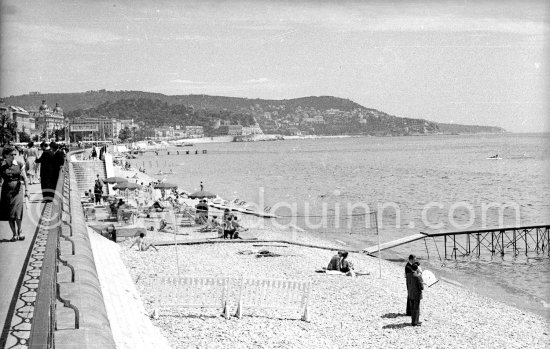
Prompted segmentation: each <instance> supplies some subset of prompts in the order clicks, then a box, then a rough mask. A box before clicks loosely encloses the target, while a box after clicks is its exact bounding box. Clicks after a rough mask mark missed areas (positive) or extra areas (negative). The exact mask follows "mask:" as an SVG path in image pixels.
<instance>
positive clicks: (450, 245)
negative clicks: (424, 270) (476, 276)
mask: <svg viewBox="0 0 550 349" xmlns="http://www.w3.org/2000/svg"><path fill="white" fill-rule="evenodd" d="M426 235H427V237H432V238H436V237H443V245H444V251H445V259H447V257H450V258H453V257H454V258H455V259H456V257H457V255H460V256H462V257H463V256H470V255H477V256H478V257H479V256H480V255H481V253H482V251H485V252H490V253H491V254H492V255H495V254H500V255H501V256H504V254H505V253H506V252H507V253H513V254H514V256H516V255H518V254H519V253H522V252H523V253H525V254H527V253H529V252H536V253H537V254H539V253H546V254H547V255H548V256H550V249H549V248H548V245H549V244H550V225H534V226H527V227H510V228H496V229H485V230H469V231H455V232H446V233H430V234H426Z"/></svg>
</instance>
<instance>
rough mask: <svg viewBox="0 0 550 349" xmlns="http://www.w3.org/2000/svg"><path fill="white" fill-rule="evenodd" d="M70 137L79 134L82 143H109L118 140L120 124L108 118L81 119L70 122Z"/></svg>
mask: <svg viewBox="0 0 550 349" xmlns="http://www.w3.org/2000/svg"><path fill="white" fill-rule="evenodd" d="M69 130H70V133H71V136H74V135H75V134H76V133H80V135H81V137H82V140H84V141H111V140H116V139H118V135H119V134H120V130H122V125H121V122H120V121H119V120H117V119H114V118H108V117H97V118H91V117H81V118H75V119H73V120H71V121H70V124H69Z"/></svg>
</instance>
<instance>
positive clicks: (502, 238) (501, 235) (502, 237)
mask: <svg viewBox="0 0 550 349" xmlns="http://www.w3.org/2000/svg"><path fill="white" fill-rule="evenodd" d="M500 238H501V244H500V255H501V256H504V230H501V231H500Z"/></svg>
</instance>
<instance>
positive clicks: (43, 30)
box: [2, 23, 122, 44]
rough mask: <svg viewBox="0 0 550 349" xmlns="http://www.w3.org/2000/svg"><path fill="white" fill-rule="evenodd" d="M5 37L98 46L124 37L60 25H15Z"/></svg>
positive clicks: (23, 40)
mask: <svg viewBox="0 0 550 349" xmlns="http://www.w3.org/2000/svg"><path fill="white" fill-rule="evenodd" d="M9 29H10V30H9V31H7V32H6V33H3V34H5V35H2V36H3V37H5V38H7V39H9V38H12V39H13V40H15V41H20V42H27V43H29V42H36V41H38V42H41V43H45V44H48V43H70V44H97V43H107V42H114V41H118V40H121V39H122V37H120V36H118V35H113V34H111V33H109V32H107V31H98V30H91V29H86V28H82V27H80V28H79V27H75V28H64V27H61V26H58V25H51V24H45V25H37V24H28V23H14V24H13V25H12V26H10V27H9Z"/></svg>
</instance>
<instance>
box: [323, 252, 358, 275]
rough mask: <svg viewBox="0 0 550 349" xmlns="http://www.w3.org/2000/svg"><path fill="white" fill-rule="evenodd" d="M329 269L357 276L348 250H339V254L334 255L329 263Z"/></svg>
mask: <svg viewBox="0 0 550 349" xmlns="http://www.w3.org/2000/svg"><path fill="white" fill-rule="evenodd" d="M327 270H331V271H339V272H341V273H344V274H346V275H348V276H353V277H355V270H354V268H353V263H352V262H351V261H350V260H348V252H347V251H338V253H337V254H335V255H334V256H332V258H331V259H330V262H329V263H328V266H327Z"/></svg>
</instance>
